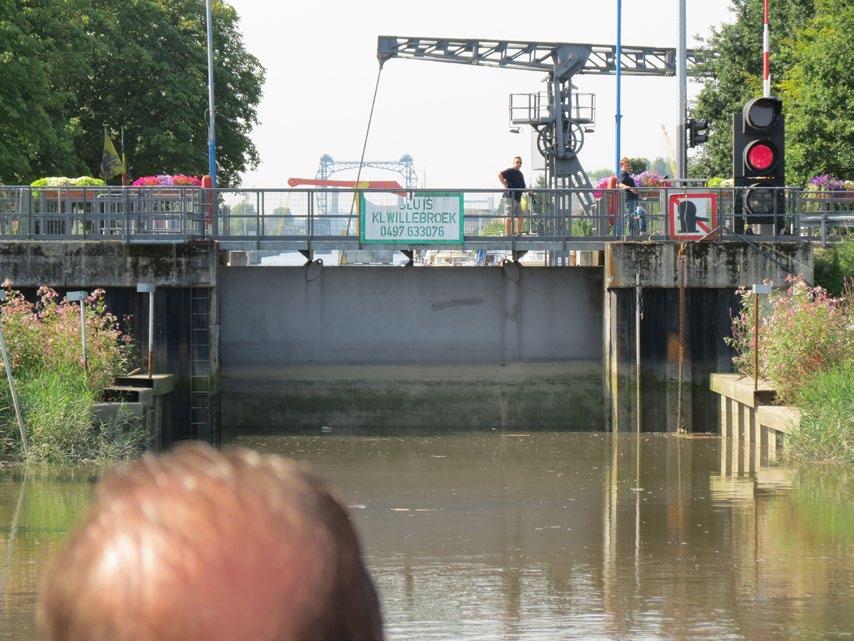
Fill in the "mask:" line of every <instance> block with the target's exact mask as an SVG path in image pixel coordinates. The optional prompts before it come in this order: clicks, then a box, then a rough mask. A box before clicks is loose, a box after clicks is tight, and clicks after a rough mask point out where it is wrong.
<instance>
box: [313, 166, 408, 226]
mask: <svg viewBox="0 0 854 641" xmlns="http://www.w3.org/2000/svg"><path fill="white" fill-rule="evenodd" d="M360 167H372V168H373V169H385V170H386V171H393V172H395V173H397V174H400V175H401V176H403V181H404V186H405V187H406V188H407V189H415V188H417V187H418V174H416V173H415V163H414V162H413V160H412V156H410V155H409V154H403V155H402V156H401V157H400V160H366V161H365V162H362V163H360V162H359V161H358V160H335V159H333V158H332V156H330V155H329V154H323V155H322V156H321V157H320V165H318V167H317V173H316V174H315V178H317V179H319V180H329V177H330V176H331V175H332V174H334V173H336V172H339V171H347V170H348V169H359V168H360ZM317 206H318V211H319V213H320V214H327V213H329V211H330V207H331V211H333V212H336V213H337V211H338V193H337V192H334V191H333V192H332V203H331V206H330V203H329V202H328V201H327V198H326V194H321V195H320V198H319V199H318V201H317Z"/></svg>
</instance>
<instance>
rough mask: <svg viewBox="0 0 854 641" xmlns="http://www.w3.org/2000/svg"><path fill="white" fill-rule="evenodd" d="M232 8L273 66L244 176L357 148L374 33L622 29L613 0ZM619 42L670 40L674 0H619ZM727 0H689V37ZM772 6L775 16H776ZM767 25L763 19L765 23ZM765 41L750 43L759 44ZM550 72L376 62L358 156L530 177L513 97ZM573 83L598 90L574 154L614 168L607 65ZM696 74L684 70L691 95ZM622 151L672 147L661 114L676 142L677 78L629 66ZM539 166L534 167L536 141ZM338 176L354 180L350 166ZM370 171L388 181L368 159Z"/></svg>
mask: <svg viewBox="0 0 854 641" xmlns="http://www.w3.org/2000/svg"><path fill="white" fill-rule="evenodd" d="M228 1H229V2H230V3H231V4H232V5H233V6H234V7H235V8H236V9H237V12H238V14H239V16H240V24H241V29H242V32H243V34H244V44H245V46H246V48H247V49H248V50H249V51H250V52H252V53H253V54H254V55H255V56H257V57H258V59H259V60H260V61H261V63H262V64H263V65H264V67H265V68H266V69H267V80H266V84H265V86H264V97H263V99H262V102H261V105H260V109H259V115H260V119H261V124H260V125H259V126H258V127H257V128H256V129H255V131H254V133H253V135H252V137H253V140H254V141H255V145H256V146H257V148H258V151H259V153H260V155H261V164H260V165H259V166H258V168H257V169H256V170H254V171H251V172H248V173H247V174H245V176H244V178H243V185H244V186H245V187H282V186H286V184H287V183H286V181H287V179H288V178H290V177H304V178H313V177H314V175H315V173H316V172H317V168H318V164H319V160H320V157H321V155H323V154H330V155H331V156H332V157H333V158H335V159H336V160H342V161H343V160H355V161H358V160H359V156H360V154H361V150H362V143H363V140H364V136H365V129H366V126H367V121H368V114H369V111H370V106H371V97H372V95H373V91H374V84H375V82H376V79H377V70H378V67H379V65H378V63H377V59H376V46H377V36H378V35H395V36H422V37H434V38H438V37H447V38H482V39H512V40H524V41H544V42H579V43H593V44H609V43H614V42H615V40H616V0H606V1H605V2H600V3H596V8H595V9H593V8H592V5H593V3H581V2H573V1H567V0H562V1H557V0H539V1H537V2H525V1H524V0H519V1H515V2H509V1H507V0H489V1H483V0H453V1H452V0H430V2H413V1H411V0H410V1H406V0H396V1H390V0H380V1H372V2H363V3H358V2H344V1H341V0H326V1H318V2H297V3H290V2H268V1H266V0H228ZM622 4H623V44H624V45H646V46H664V47H675V46H676V44H677V39H678V15H679V13H678V12H679V4H678V1H677V0H646V1H644V2H639V1H637V0H624V2H623V3H622ZM728 6H729V1H728V0H703V1H700V0H687V20H688V29H687V32H688V47H689V48H690V47H692V46H693V45H694V44H695V43H696V37H695V36H697V35H700V36H703V35H707V34H708V33H709V31H710V28H711V27H713V26H717V25H719V24H720V23H722V22H726V21H730V20H731V14H730V13H729V11H728ZM772 18H773V16H772ZM761 27H762V25H757V29H759V30H761ZM760 53H761V52H757V56H759V55H760ZM543 77H544V74H542V73H537V72H529V71H514V70H508V69H494V68H488V67H475V66H468V65H454V64H445V63H439V62H429V61H423V60H405V59H392V60H390V61H388V62H387V63H386V64H385V66H384V68H383V71H382V74H381V77H380V83H379V93H378V96H377V103H376V108H375V111H374V119H373V124H372V126H371V131H370V135H369V137H368V144H367V152H366V155H365V159H366V160H373V161H380V160H397V159H398V158H400V157H401V156H402V155H403V154H410V155H411V156H412V158H413V159H414V162H415V169H416V171H417V173H418V176H419V180H420V182H421V184H425V183H424V181H425V179H426V185H428V186H430V187H472V188H477V187H484V188H494V187H496V185H497V178H496V174H497V172H498V171H500V170H502V169H504V168H506V167H508V166H509V165H510V163H511V159H512V157H513V156H514V155H517V154H518V155H521V156H522V157H523V159H524V167H523V171H524V172H525V174H526V178H527V179H528V180H529V182H530V181H531V179H532V178H534V177H535V174H534V173H533V172H532V171H531V169H532V164H531V160H532V137H531V135H530V128H527V127H526V128H523V131H522V133H519V134H512V133H509V131H508V124H509V118H508V96H509V94H511V93H533V92H537V91H540V90H542V88H543V82H542V78H543ZM575 84H576V85H577V86H578V89H579V91H581V92H591V93H595V94H596V107H597V114H596V130H595V132H593V133H592V134H589V135H588V136H587V138H586V141H585V144H584V148H583V149H582V151H581V153H580V159H581V162H582V164H583V166H584V167H585V168H586V169H587V170H588V171H592V170H595V169H598V168H602V167H611V166H613V162H614V149H615V127H614V113H615V102H616V99H615V77H614V76H601V77H599V76H586V75H579V76H576V78H575ZM697 89H698V86H697V85H696V83H694V82H693V81H691V80H689V83H688V92H689V97H690V96H692V95H694V94H695V93H696V91H697ZM622 97H623V104H622V112H623V120H622V123H623V124H622V152H623V155H629V156H647V157H649V158H654V157H656V156H663V155H666V154H667V147H666V144H665V140H664V136H663V135H662V132H661V125H662V124H663V125H666V126H667V129H668V130H669V132H670V137H671V140H674V142H675V135H674V131H675V121H676V112H677V106H678V87H677V83H676V78H675V77H672V78H642V77H628V76H623V85H622ZM533 153H534V154H535V155H536V158H535V159H534V162H535V165H536V166H537V167H541V166H542V159H540V158H539V155H538V154H537V152H536V150H535V149H534V151H533ZM335 177H336V178H342V179H351V180H352V179H354V178H355V172H352V173H351V174H346V173H342V174H337V175H336V176H335ZM362 177H363V179H364V178H375V179H386V180H389V179H395V178H396V176H395V175H393V174H389V173H386V172H382V171H375V170H365V171H363V174H362Z"/></svg>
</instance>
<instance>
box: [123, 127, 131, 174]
mask: <svg viewBox="0 0 854 641" xmlns="http://www.w3.org/2000/svg"><path fill="white" fill-rule="evenodd" d="M122 169H124V172H122V186H123V187H127V186H128V183H129V182H130V180H129V179H128V159H127V156H126V155H125V126H124V125H122Z"/></svg>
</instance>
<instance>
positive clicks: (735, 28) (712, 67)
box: [689, 0, 815, 177]
mask: <svg viewBox="0 0 854 641" xmlns="http://www.w3.org/2000/svg"><path fill="white" fill-rule="evenodd" d="M731 10H732V12H733V13H734V14H735V15H736V20H735V22H733V23H732V24H724V25H721V27H720V28H719V29H715V30H713V31H712V35H711V36H710V37H709V38H708V39H706V40H705V41H704V42H703V44H702V46H701V47H700V50H701V51H702V52H703V54H704V56H705V59H706V62H704V63H703V64H702V65H700V66H699V69H698V70H700V71H703V72H705V74H706V75H705V76H704V78H705V86H704V87H703V88H702V90H701V91H700V94H699V95H698V97H697V100H696V103H695V105H694V106H693V108H692V110H691V112H692V116H693V117H694V118H699V119H705V120H707V121H709V141H708V142H707V143H706V144H704V145H703V146H702V147H701V149H700V153H699V154H698V155H697V156H695V157H694V158H692V161H691V163H690V165H689V174H690V175H691V176H696V177H704V176H730V175H732V114H733V113H734V112H737V111H740V110H741V108H742V106H743V105H744V103H745V102H746V101H747V100H748V99H750V98H755V97H757V96H761V95H762V0H731ZM814 13H815V6H814V0H778V1H777V2H774V5H773V13H772V14H771V18H770V22H771V49H772V51H779V50H780V43H781V42H784V41H787V40H789V39H792V38H793V37H795V35H796V34H797V33H798V31H799V30H800V29H801V28H803V27H804V26H805V25H806V23H807V21H808V20H809V19H810V18H811V17H812V16H813V15H814ZM772 60H773V66H772V80H773V81H774V83H775V90H776V89H777V88H778V87H779V83H780V81H781V79H783V78H785V76H786V73H787V69H788V67H789V66H790V64H791V61H790V60H788V59H786V58H784V57H777V56H774V57H773V58H772ZM786 110H787V112H788V108H787V107H786ZM787 138H788V135H787Z"/></svg>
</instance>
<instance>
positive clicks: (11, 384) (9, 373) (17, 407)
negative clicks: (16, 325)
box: [0, 325, 29, 456]
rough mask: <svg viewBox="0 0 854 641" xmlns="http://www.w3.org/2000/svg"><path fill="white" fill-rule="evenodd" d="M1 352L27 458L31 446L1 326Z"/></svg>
mask: <svg viewBox="0 0 854 641" xmlns="http://www.w3.org/2000/svg"><path fill="white" fill-rule="evenodd" d="M0 352H2V354H3V366H4V367H5V368H6V380H7V381H9V393H10V394H11V395H12V405H13V406H14V407H15V419H16V420H17V421H18V431H19V432H20V434H21V447H22V449H23V450H24V456H27V450H28V449H29V445H28V444H27V431H26V430H25V429H24V419H23V417H22V416H21V406H20V404H19V403H18V393H17V391H16V390H15V381H14V379H13V378H12V364H11V363H10V362H9V353H8V352H7V351H6V341H5V340H3V327H2V325H0Z"/></svg>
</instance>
